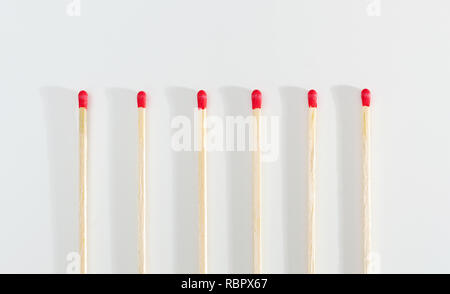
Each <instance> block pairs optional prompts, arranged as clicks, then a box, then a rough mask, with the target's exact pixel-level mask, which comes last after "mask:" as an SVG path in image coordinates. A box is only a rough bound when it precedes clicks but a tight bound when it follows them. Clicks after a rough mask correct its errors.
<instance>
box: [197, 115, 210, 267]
mask: <svg viewBox="0 0 450 294" xmlns="http://www.w3.org/2000/svg"><path fill="white" fill-rule="evenodd" d="M199 111H200V155H199V199H198V200H199V210H200V211H199V266H200V273H201V274H207V273H208V201H207V185H206V109H199Z"/></svg>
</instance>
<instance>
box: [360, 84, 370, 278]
mask: <svg viewBox="0 0 450 294" xmlns="http://www.w3.org/2000/svg"><path fill="white" fill-rule="evenodd" d="M361 99H362V139H363V152H362V153H363V162H362V163H363V166H362V167H363V199H362V200H363V201H362V202H363V254H364V256H363V265H364V273H365V274H368V273H370V265H371V264H370V262H371V256H370V255H371V250H372V248H371V246H372V244H371V242H372V240H371V229H372V215H371V181H370V124H371V122H370V100H371V93H370V91H369V90H368V89H364V90H362V92H361Z"/></svg>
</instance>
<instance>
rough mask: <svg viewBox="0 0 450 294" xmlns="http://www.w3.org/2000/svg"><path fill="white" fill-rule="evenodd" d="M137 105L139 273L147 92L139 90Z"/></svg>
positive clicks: (142, 266)
mask: <svg viewBox="0 0 450 294" xmlns="http://www.w3.org/2000/svg"><path fill="white" fill-rule="evenodd" d="M137 105H138V169H139V190H138V270H139V273H140V274H145V273H146V272H147V251H146V248H147V246H146V243H147V229H146V224H147V218H146V215H147V213H146V207H147V205H146V202H147V199H146V184H145V183H146V176H145V174H146V173H145V170H146V161H145V145H146V144H145V143H146V136H145V134H146V131H145V129H146V128H145V125H146V106H147V94H146V93H145V92H144V91H141V92H139V93H138V95H137Z"/></svg>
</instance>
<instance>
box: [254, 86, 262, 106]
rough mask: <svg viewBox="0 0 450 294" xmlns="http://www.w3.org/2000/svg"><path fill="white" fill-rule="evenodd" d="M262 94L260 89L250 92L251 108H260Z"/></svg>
mask: <svg viewBox="0 0 450 294" xmlns="http://www.w3.org/2000/svg"><path fill="white" fill-rule="evenodd" d="M261 97H262V94H261V91H260V90H254V91H253V92H252V109H257V108H261V101H262V98H261Z"/></svg>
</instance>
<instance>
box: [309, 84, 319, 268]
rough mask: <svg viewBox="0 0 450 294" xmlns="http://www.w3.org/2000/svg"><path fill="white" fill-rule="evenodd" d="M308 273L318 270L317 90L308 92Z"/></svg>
mask: <svg viewBox="0 0 450 294" xmlns="http://www.w3.org/2000/svg"><path fill="white" fill-rule="evenodd" d="M308 105H309V110H308V239H307V242H308V243H307V244H308V274H314V273H315V272H316V228H315V224H316V113H317V92H316V91H315V90H310V91H309V92H308Z"/></svg>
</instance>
